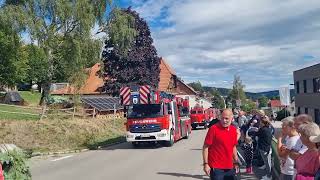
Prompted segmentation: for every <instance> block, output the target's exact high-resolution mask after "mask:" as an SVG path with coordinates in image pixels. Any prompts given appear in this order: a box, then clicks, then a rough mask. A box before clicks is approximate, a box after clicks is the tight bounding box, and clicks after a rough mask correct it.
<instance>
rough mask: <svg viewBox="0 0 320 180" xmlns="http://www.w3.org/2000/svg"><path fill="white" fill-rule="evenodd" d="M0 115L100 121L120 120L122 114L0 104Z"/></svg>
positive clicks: (83, 109)
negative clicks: (97, 119)
mask: <svg viewBox="0 0 320 180" xmlns="http://www.w3.org/2000/svg"><path fill="white" fill-rule="evenodd" d="M0 113H4V114H11V116H12V117H14V116H15V115H17V116H21V115H27V116H32V117H33V118H34V119H38V120H42V119H45V118H51V117H65V118H75V117H79V118H90V117H91V118H100V119H112V118H122V117H123V112H119V110H118V109H116V108H114V109H113V110H109V111H105V112H103V113H101V112H99V111H98V110H96V109H95V108H91V109H85V108H76V107H72V108H65V109H56V108H49V107H47V106H43V107H29V106H17V105H8V104H0Z"/></svg>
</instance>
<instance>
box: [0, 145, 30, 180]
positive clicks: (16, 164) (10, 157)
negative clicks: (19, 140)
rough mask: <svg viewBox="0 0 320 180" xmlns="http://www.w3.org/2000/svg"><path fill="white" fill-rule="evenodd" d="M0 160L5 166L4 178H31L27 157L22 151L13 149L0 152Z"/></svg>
mask: <svg viewBox="0 0 320 180" xmlns="http://www.w3.org/2000/svg"><path fill="white" fill-rule="evenodd" d="M0 161H1V164H2V166H3V171H4V179H8V180H11V179H21V180H22V179H23V180H29V179H30V180H31V173H30V170H29V167H28V166H27V157H26V154H25V153H23V152H22V151H18V150H13V151H7V152H5V153H0Z"/></svg>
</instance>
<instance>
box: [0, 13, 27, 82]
mask: <svg viewBox="0 0 320 180" xmlns="http://www.w3.org/2000/svg"><path fill="white" fill-rule="evenodd" d="M27 71H28V65H27V53H26V51H25V50H24V49H23V47H22V43H21V39H20V37H19V34H18V32H17V30H16V29H15V28H14V26H13V24H11V23H10V21H9V20H8V18H7V17H6V14H5V13H4V12H3V11H2V8H1V9H0V86H8V87H14V86H15V85H16V84H17V83H19V82H22V81H23V80H24V79H25V78H26V76H27Z"/></svg>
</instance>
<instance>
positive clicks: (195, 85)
mask: <svg viewBox="0 0 320 180" xmlns="http://www.w3.org/2000/svg"><path fill="white" fill-rule="evenodd" d="M188 85H189V86H191V87H192V88H193V89H194V90H195V91H198V92H200V93H203V92H204V89H203V87H202V84H201V82H200V81H197V82H192V83H189V84H188Z"/></svg>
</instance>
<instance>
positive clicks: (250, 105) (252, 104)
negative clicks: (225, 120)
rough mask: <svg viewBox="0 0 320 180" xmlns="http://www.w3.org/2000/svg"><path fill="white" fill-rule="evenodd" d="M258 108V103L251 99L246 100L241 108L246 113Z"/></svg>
mask: <svg viewBox="0 0 320 180" xmlns="http://www.w3.org/2000/svg"><path fill="white" fill-rule="evenodd" d="M256 108H257V105H256V103H255V102H254V101H252V100H250V99H248V100H245V101H244V103H243V104H242V106H241V109H242V110H243V111H245V112H251V111H252V110H253V109H256Z"/></svg>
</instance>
